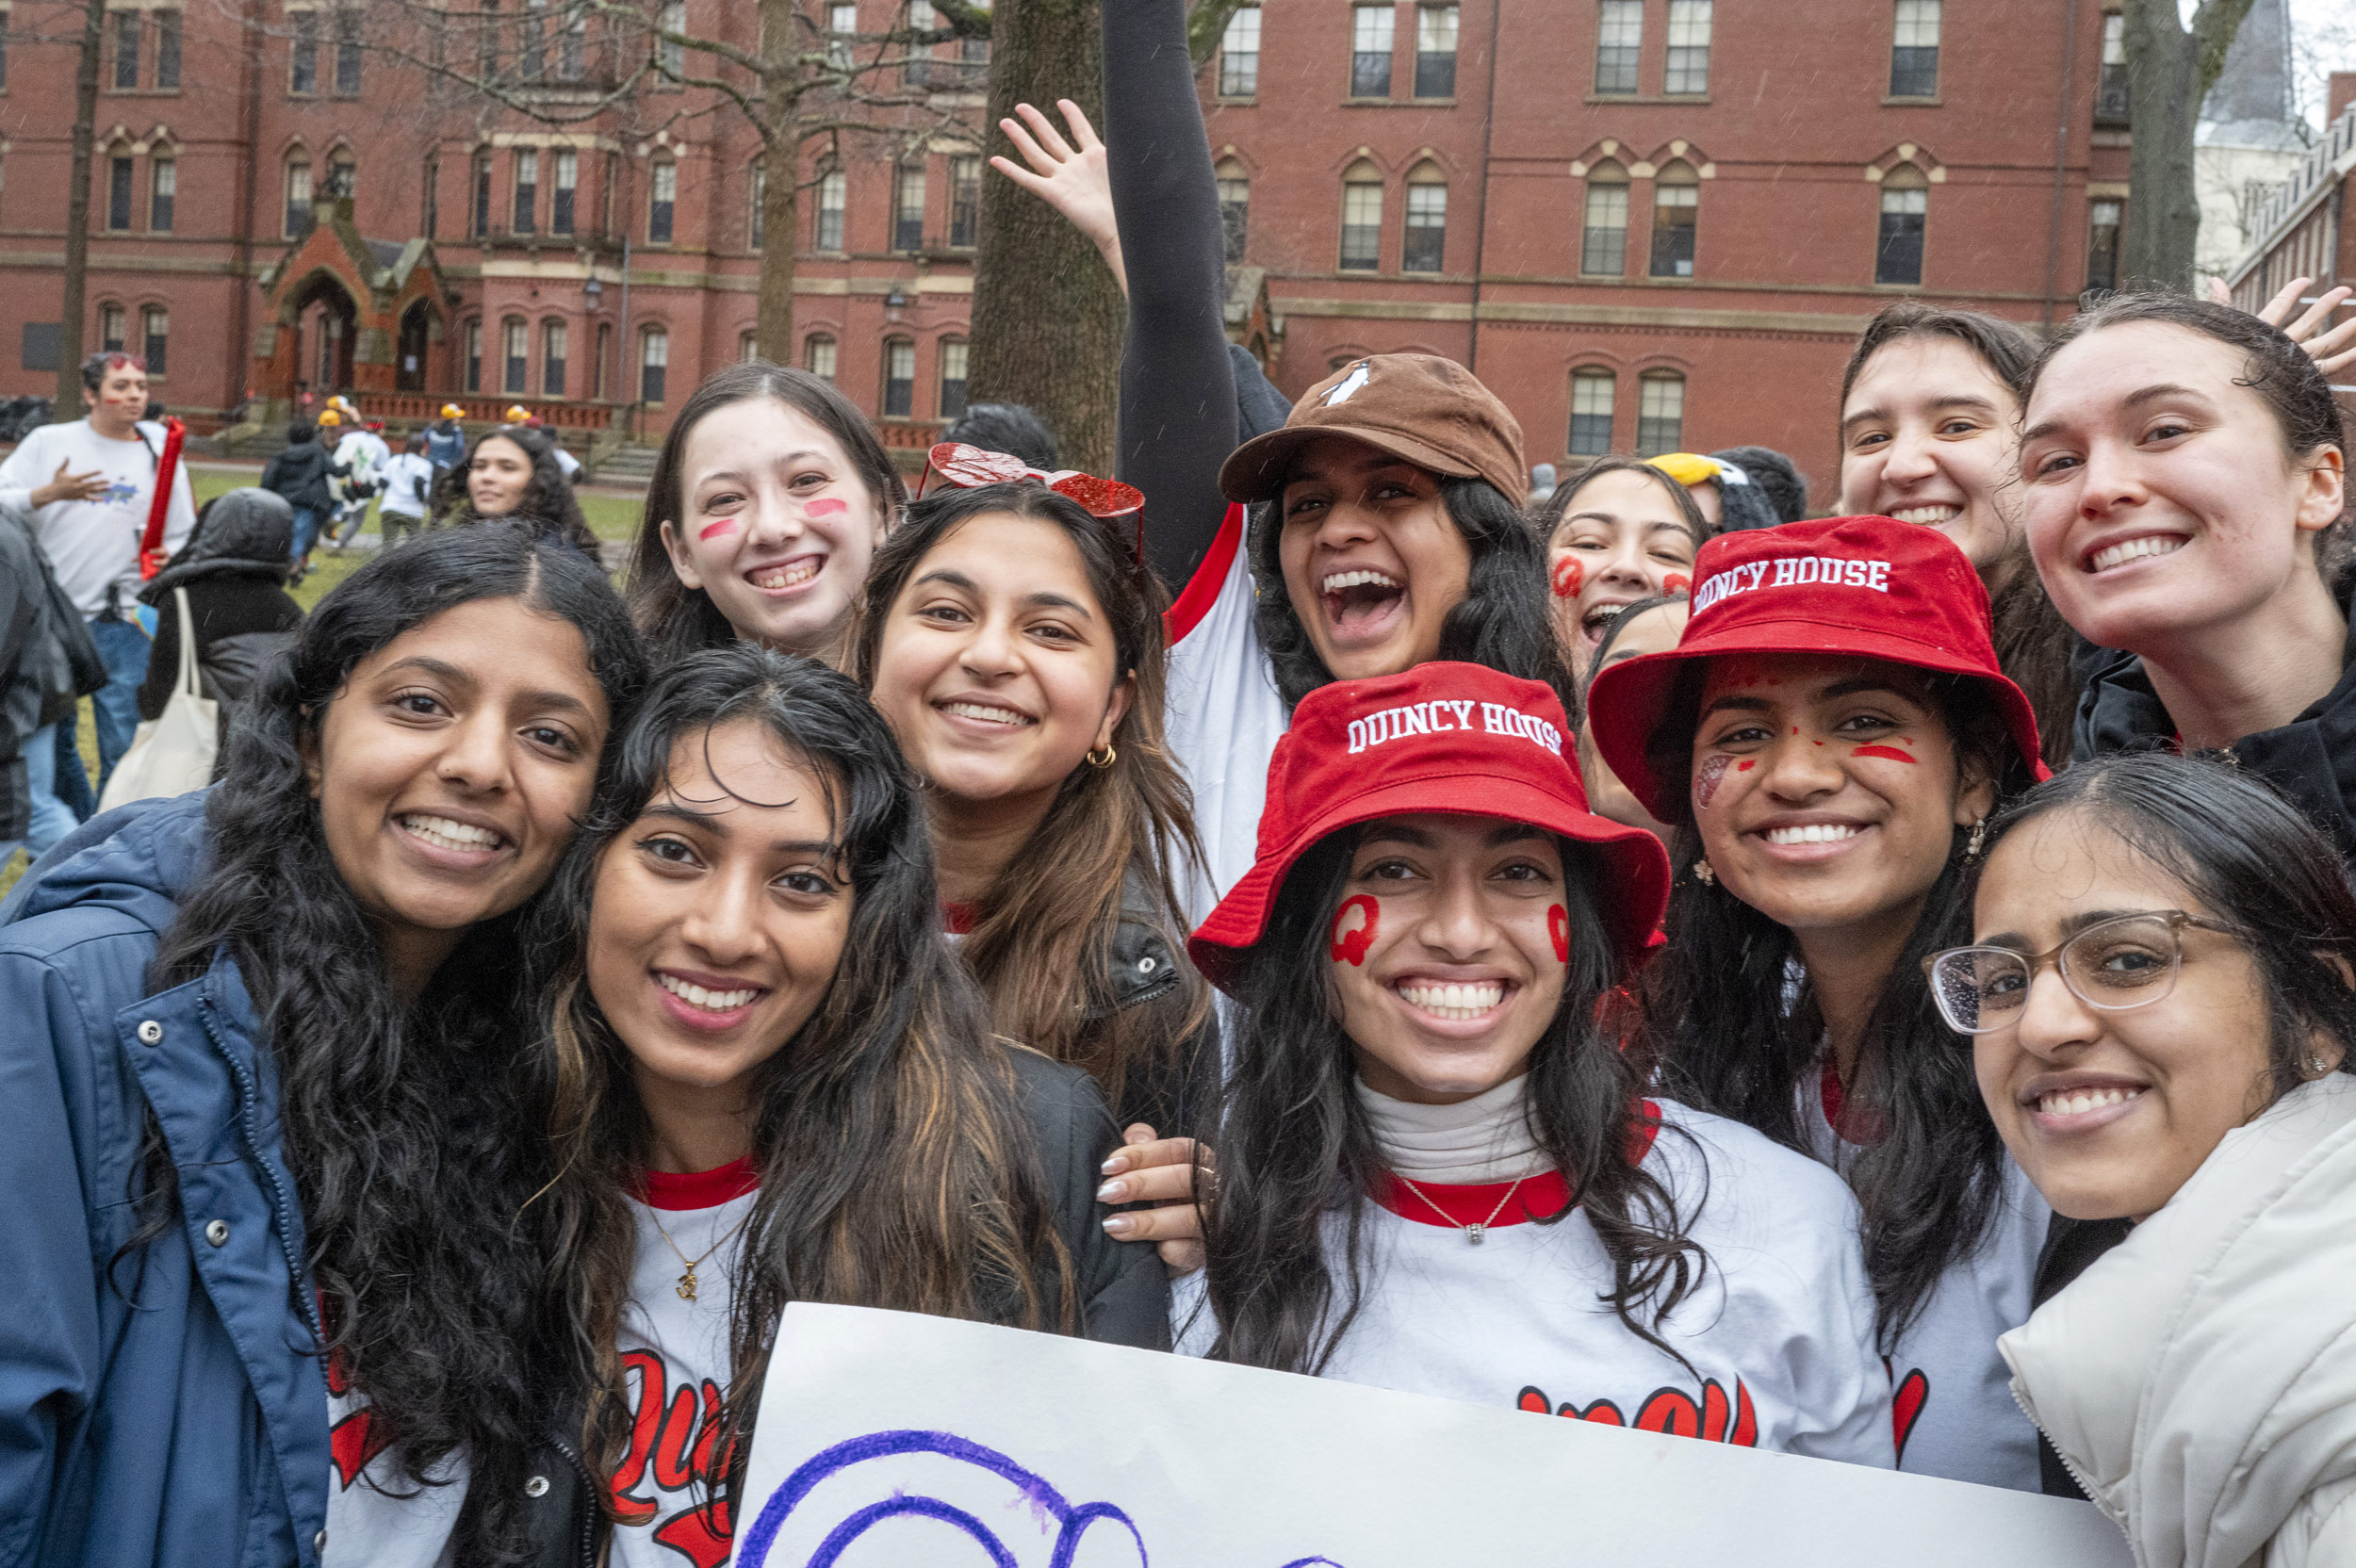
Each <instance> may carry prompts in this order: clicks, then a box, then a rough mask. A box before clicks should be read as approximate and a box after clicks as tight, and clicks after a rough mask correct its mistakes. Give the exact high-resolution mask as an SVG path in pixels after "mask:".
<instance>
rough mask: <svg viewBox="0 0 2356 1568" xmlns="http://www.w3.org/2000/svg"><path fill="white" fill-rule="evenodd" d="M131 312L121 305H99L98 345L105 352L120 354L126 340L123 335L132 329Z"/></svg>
mask: <svg viewBox="0 0 2356 1568" xmlns="http://www.w3.org/2000/svg"><path fill="white" fill-rule="evenodd" d="M130 319H131V318H130V313H129V312H128V311H126V310H124V309H123V307H122V306H121V305H115V304H106V305H100V306H99V307H98V347H99V351H101V352H103V353H110V354H119V353H121V352H123V344H124V342H125V341H126V339H125V338H124V336H123V335H124V334H125V333H127V332H129V331H130V330H131V328H130Z"/></svg>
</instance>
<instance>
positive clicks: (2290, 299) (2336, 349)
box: [2209, 277, 2356, 376]
mask: <svg viewBox="0 0 2356 1568" xmlns="http://www.w3.org/2000/svg"><path fill="white" fill-rule="evenodd" d="M2314 286H2315V279H2313V278H2293V279H2292V280H2291V281H2290V282H2288V283H2286V284H2284V285H2283V286H2282V290H2281V291H2280V292H2279V293H2277V294H2276V295H2275V296H2274V298H2273V299H2271V300H2268V301H2267V302H2266V308H2264V309H2263V310H2261V311H2259V312H2258V319H2259V320H2261V321H2264V322H2266V324H2267V325H2268V326H2273V327H2281V328H2282V334H2283V335H2284V336H2286V337H2288V338H2289V339H2290V340H2291V341H2292V342H2294V343H2297V344H2299V345H2301V346H2303V347H2304V348H2305V349H2306V351H2307V352H2308V354H2309V355H2310V356H2312V357H2313V358H2314V360H2315V365H2316V368H2319V369H2321V370H2322V371H2323V373H2324V374H2325V375H2327V376H2329V375H2332V374H2335V373H2336V372H2338V371H2340V370H2343V369H2346V368H2348V367H2349V366H2351V365H2356V317H2350V318H2349V319H2347V320H2345V321H2342V322H2341V323H2340V324H2339V325H2338V326H2336V327H2332V326H2329V325H2328V323H2329V322H2330V321H2331V313H2332V312H2333V311H2334V310H2336V309H2338V308H2339V307H2340V306H2341V305H2343V304H2345V303H2347V302H2348V298H2349V296H2350V295H2351V294H2352V293H2356V290H2351V289H2349V288H2348V287H2347V286H2345V285H2343V286H2340V287H2337V288H2327V289H2325V290H2324V291H2323V292H2322V293H2321V294H2320V295H2318V296H2316V299H2315V303H2314V304H2312V305H2310V306H2308V308H2307V311H2306V313H2305V314H2304V315H2302V316H2300V317H2299V319H2297V320H2293V319H2291V313H2292V312H2293V311H2295V310H2297V309H2298V308H2299V300H2300V299H2301V298H2303V297H2304V296H2305V294H2306V292H2307V290H2308V289H2310V288H2313V287H2314ZM2209 298H2210V299H2211V300H2214V301H2215V302H2217V303H2218V304H2221V305H2230V304H2232V303H2233V291H2232V290H2231V289H2229V288H2227V287H2226V286H2225V280H2224V279H2223V278H2215V277H2213V278H2211V279H2210V280H2209Z"/></svg>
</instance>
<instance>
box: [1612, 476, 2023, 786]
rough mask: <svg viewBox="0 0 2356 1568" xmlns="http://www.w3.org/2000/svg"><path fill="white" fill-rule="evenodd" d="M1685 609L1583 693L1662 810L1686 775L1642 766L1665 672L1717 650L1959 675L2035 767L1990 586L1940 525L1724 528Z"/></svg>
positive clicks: (1884, 521)
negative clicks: (1656, 638)
mask: <svg viewBox="0 0 2356 1568" xmlns="http://www.w3.org/2000/svg"><path fill="white" fill-rule="evenodd" d="M1692 603H1693V619H1692V620H1690V621H1688V622H1687V623H1686V626H1685V635H1684V636H1683V637H1681V638H1680V639H1678V641H1677V646H1676V647H1675V648H1673V649H1671V650H1669V651H1668V652H1666V653H1648V654H1644V655H1643V656H1641V657H1639V658H1635V659H1630V660H1628V661H1627V662H1624V663H1619V664H1614V665H1612V667H1611V668H1610V669H1607V670H1605V671H1604V672H1603V673H1602V674H1600V675H1598V676H1597V677H1596V678H1595V685H1594V686H1593V687H1591V688H1590V689H1589V691H1588V694H1587V724H1588V729H1589V732H1590V733H1591V734H1592V735H1593V736H1594V738H1595V750H1596V751H1598V752H1600V753H1601V754H1602V756H1603V760H1605V761H1606V762H1608V763H1610V764H1611V766H1612V772H1613V773H1615V774H1617V775H1618V776H1619V777H1620V782H1621V783H1623V784H1625V785H1627V786H1628V792H1629V793H1630V794H1632V795H1634V796H1635V797H1636V798H1637V799H1638V800H1640V801H1642V802H1643V803H1644V809H1645V810H1647V811H1650V812H1651V813H1652V814H1653V815H1654V816H1655V817H1657V818H1658V819H1660V820H1661V821H1662V822H1677V821H1679V820H1681V819H1682V818H1683V816H1684V815H1685V799H1686V793H1687V782H1686V780H1684V779H1682V778H1661V777H1658V776H1655V775H1654V773H1653V766H1652V760H1651V758H1650V756H1649V755H1648V753H1649V750H1650V747H1651V744H1652V739H1653V735H1654V733H1655V732H1656V731H1657V730H1659V729H1660V727H1661V725H1662V724H1663V723H1664V722H1665V721H1667V720H1668V719H1669V718H1670V716H1671V715H1670V712H1669V705H1670V703H1671V702H1672V701H1673V700H1674V698H1675V695H1676V693H1677V676H1678V675H1679V673H1680V672H1682V671H1683V670H1684V668H1685V666H1686V664H1687V663H1688V662H1691V661H1693V660H1696V659H1712V658H1715V657H1717V656H1718V655H1720V654H1727V653H1836V654H1839V653H1845V654H1854V655H1856V656H1857V657H1858V658H1860V659H1882V660H1888V661H1889V662H1891V663H1893V664H1910V665H1912V666H1913V667H1914V668H1916V669H1921V670H1935V671H1938V672H1939V673H1941V674H1944V675H1960V676H1969V677H1971V678H1973V679H1975V680H1978V681H1979V682H1980V683H1981V684H1982V686H1983V687H1985V688H1986V690H1987V692H1988V697H1989V699H1990V700H1991V701H1993V702H1994V703H1995V704H1996V708H1997V711H1999V712H2000V713H2002V714H2003V715H2004V727H2005V728H2006V729H2007V730H2009V731H2010V732H2011V734H2012V741H2013V744H2014V745H2015V746H2017V747H2018V748H2020V752H2021V759H2022V760H2024V761H2026V762H2027V763H2028V765H2029V771H2030V772H2031V773H2032V774H2034V775H2035V776H2037V777H2039V778H2043V777H2045V776H2046V771H2045V766H2044V764H2043V763H2042V762H2041V761H2039V760H2038V758H2037V715H2036V713H2035V712H2034V711H2032V710H2031V709H2030V707H2029V699H2028V698H2027V697H2026V696H2024V695H2023V694H2021V688H2020V687H2018V686H2016V685H2014V684H2013V683H2012V682H2011V681H2010V680H2008V679H2006V678H2004V672H2003V671H2002V670H2000V669H1999V668H1997V664H1996V647H1995V644H1994V642H1993V641H1992V640H1991V635H1990V626H1991V623H1990V620H1989V616H1988V590H1987V589H1986V588H1983V587H1982V586H1981V585H1980V578H1979V574H1978V573H1977V572H1974V571H1973V570H1972V563H1971V562H1970V561H1969V560H1967V559H1965V557H1964V553H1963V552H1962V551H1961V550H1959V549H1957V548H1956V547H1955V544H1954V542H1953V541H1952V540H1950V539H1949V538H1948V537H1947V536H1946V535H1945V534H1943V533H1940V532H1939V531H1938V530H1936V529H1928V528H1923V527H1922V526H1920V525H1919V524H1913V523H1902V522H1899V521H1898V520H1897V519H1895V518H1892V517H1822V518H1817V519H1814V520H1812V521H1809V522H1804V523H1786V524H1784V525H1783V526H1782V527H1780V528H1761V529H1749V530H1745V531H1742V532H1738V533H1722V534H1720V535H1718V537H1717V538H1715V539H1712V540H1710V542H1709V543H1708V544H1706V545H1704V546H1703V547H1702V548H1701V554H1700V555H1699V556H1698V557H1696V558H1695V560H1694V563H1693V600H1692Z"/></svg>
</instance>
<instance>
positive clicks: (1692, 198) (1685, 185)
mask: <svg viewBox="0 0 2356 1568" xmlns="http://www.w3.org/2000/svg"><path fill="white" fill-rule="evenodd" d="M1701 200H1702V188H1701V183H1700V181H1699V180H1698V179H1696V178H1695V177H1694V174H1693V166H1692V165H1691V164H1688V163H1684V162H1681V161H1680V162H1677V163H1672V164H1670V165H1669V166H1668V167H1667V168H1665V169H1663V170H1661V172H1660V173H1659V174H1658V175H1656V176H1654V179H1653V188H1652V266H1651V268H1650V271H1651V274H1652V276H1654V277H1656V278H1690V277H1692V276H1693V237H1694V225H1695V224H1696V222H1697V221H1699V219H1700V217H1701Z"/></svg>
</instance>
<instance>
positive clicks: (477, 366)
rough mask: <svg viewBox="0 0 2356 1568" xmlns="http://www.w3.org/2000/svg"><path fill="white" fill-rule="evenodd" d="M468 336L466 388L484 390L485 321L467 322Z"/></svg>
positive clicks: (476, 390) (470, 390)
mask: <svg viewBox="0 0 2356 1568" xmlns="http://www.w3.org/2000/svg"><path fill="white" fill-rule="evenodd" d="M466 390H467V391H469V392H480V391H482V390H483V323H482V322H481V321H480V320H473V321H469V322H467V323H466Z"/></svg>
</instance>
